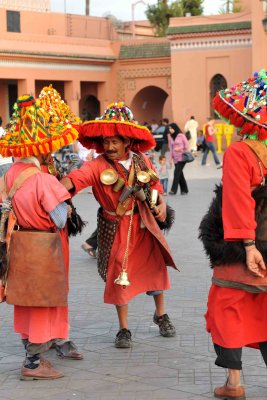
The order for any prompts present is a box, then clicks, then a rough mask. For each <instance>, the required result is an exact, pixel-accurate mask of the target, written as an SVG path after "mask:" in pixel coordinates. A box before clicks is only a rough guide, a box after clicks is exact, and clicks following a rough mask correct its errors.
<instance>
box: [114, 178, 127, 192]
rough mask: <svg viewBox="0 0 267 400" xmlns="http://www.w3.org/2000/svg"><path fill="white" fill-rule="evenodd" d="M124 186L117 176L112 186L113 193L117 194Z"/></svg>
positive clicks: (123, 182) (122, 180) (121, 179)
mask: <svg viewBox="0 0 267 400" xmlns="http://www.w3.org/2000/svg"><path fill="white" fill-rule="evenodd" d="M124 185H125V180H124V179H123V178H121V177H120V176H119V177H118V180H117V182H116V183H115V185H114V186H113V191H114V192H116V193H117V192H118V191H119V190H120V189H121V188H122V187H123V186H124Z"/></svg>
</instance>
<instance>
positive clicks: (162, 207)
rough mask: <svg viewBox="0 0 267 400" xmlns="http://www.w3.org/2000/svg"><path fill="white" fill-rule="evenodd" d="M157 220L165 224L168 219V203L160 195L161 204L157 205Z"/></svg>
mask: <svg viewBox="0 0 267 400" xmlns="http://www.w3.org/2000/svg"><path fill="white" fill-rule="evenodd" d="M155 218H156V219H157V220H158V221H161V222H164V221H165V219H166V203H165V201H164V200H163V198H162V196H161V195H159V204H158V205H157V215H156V216H155Z"/></svg>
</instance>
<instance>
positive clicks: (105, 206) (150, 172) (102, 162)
mask: <svg viewBox="0 0 267 400" xmlns="http://www.w3.org/2000/svg"><path fill="white" fill-rule="evenodd" d="M79 140H80V141H81V143H82V144H83V145H84V146H85V147H88V148H95V149H96V151H97V153H104V154H102V155H100V156H98V157H97V158H96V159H95V160H93V161H91V162H90V163H85V164H84V165H83V166H82V167H81V168H80V169H79V170H76V171H72V172H71V173H70V174H69V175H68V177H65V178H63V180H62V181H61V182H62V183H63V184H64V185H65V187H66V188H67V189H68V190H69V191H71V192H72V194H76V193H77V192H79V191H80V190H81V189H83V188H86V187H88V186H92V188H93V193H94V195H95V197H96V199H97V201H98V202H99V204H100V205H101V212H100V214H99V215H98V246H99V252H98V267H99V273H100V275H101V276H102V278H103V279H104V280H105V281H106V287H105V293H104V301H105V303H109V304H114V305H115V306H116V309H117V314H118V318H119V324H120V330H119V332H118V333H117V336H116V339H115V346H116V347H118V348H127V347H130V346H131V345H132V341H131V332H130V330H129V329H128V303H129V301H130V300H131V299H132V298H133V297H135V296H136V295H138V294H139V293H142V292H146V293H147V294H150V295H153V296H154V300H155V307H156V311H155V314H154V319H153V320H154V322H155V323H156V324H157V325H159V329H160V333H161V335H162V336H165V337H171V336H174V335H175V327H174V326H173V324H172V322H171V321H170V318H169V317H168V315H167V314H166V312H165V308H164V295H163V291H164V290H167V289H169V287H170V283H169V277H168V272H167V268H166V266H167V265H168V266H172V267H174V268H175V263H174V261H173V259H172V256H171V254H170V250H169V247H168V244H167V242H166V240H165V238H164V236H163V234H162V232H161V230H160V229H159V226H158V224H157V221H156V220H158V221H159V222H163V221H165V219H166V204H165V203H164V200H163V197H162V196H161V193H162V187H161V185H160V184H159V182H158V177H157V175H156V173H155V172H154V168H153V166H152V164H151V162H150V161H149V160H148V159H147V158H146V157H145V156H144V155H142V154H141V153H140V151H142V152H143V151H147V150H149V149H150V148H152V147H154V146H155V142H154V139H153V137H152V135H151V133H150V132H149V131H148V129H147V128H145V127H142V126H140V125H138V124H137V123H136V122H135V121H134V119H133V115H132V112H131V110H130V109H129V108H128V107H126V106H124V104H123V103H115V104H111V105H110V106H109V107H108V108H107V109H106V110H105V113H104V115H103V116H102V117H101V118H100V119H99V120H95V121H89V122H87V123H84V125H83V127H82V131H81V132H80V137H79ZM151 176H152V177H153V180H152V179H151ZM120 182H122V186H121V187H118V184H119V183H120ZM151 189H154V192H153V193H154V194H155V193H156V191H158V192H159V193H160V195H159V202H158V204H155V205H156V207H154V208H153V204H152V202H151V200H152V199H151V195H152V192H151ZM144 196H146V200H145V198H144ZM147 200H148V201H147ZM149 200H150V207H149V205H148V203H149ZM151 208H153V209H154V210H155V211H156V216H154V215H153V214H152V211H151ZM155 218H156V219H155ZM103 221H104V223H103ZM108 229H109V230H110V231H113V232H114V235H113V236H112V237H111V236H108V237H107V236H106V234H105V233H103V232H104V231H105V230H108ZM111 244H112V246H111ZM109 245H110V247H111V248H110V249H108V246H109ZM108 250H109V251H108ZM105 261H106V263H105Z"/></svg>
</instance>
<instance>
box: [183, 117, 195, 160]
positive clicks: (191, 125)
mask: <svg viewBox="0 0 267 400" xmlns="http://www.w3.org/2000/svg"><path fill="white" fill-rule="evenodd" d="M197 130H198V122H197V121H196V120H195V117H194V116H193V115H192V116H191V117H190V119H189V120H188V121H187V122H186V124H185V126H184V132H185V135H186V133H187V132H189V134H190V139H189V150H190V151H192V152H196V151H197Z"/></svg>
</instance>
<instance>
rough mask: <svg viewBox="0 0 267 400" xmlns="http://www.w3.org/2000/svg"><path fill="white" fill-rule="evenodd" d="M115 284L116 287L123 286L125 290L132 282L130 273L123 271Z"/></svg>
mask: <svg viewBox="0 0 267 400" xmlns="http://www.w3.org/2000/svg"><path fill="white" fill-rule="evenodd" d="M114 283H116V285H120V286H122V287H123V289H125V288H126V286H130V285H131V282H130V281H129V279H128V273H127V272H126V271H121V272H120V274H119V276H118V278H116V279H115V281H114Z"/></svg>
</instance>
